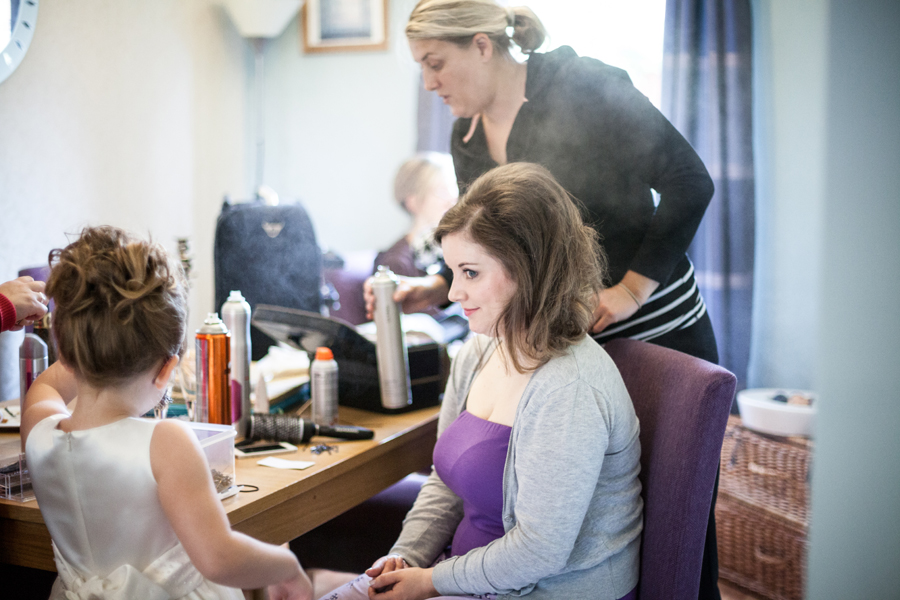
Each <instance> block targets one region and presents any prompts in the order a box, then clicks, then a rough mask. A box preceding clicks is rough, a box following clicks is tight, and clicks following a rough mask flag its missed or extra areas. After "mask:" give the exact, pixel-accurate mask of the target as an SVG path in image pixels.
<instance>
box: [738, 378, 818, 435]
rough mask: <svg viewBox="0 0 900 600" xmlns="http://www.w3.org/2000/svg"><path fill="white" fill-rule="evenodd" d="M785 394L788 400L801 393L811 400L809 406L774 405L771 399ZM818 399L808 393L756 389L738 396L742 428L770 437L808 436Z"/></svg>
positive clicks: (777, 389) (739, 393)
mask: <svg viewBox="0 0 900 600" xmlns="http://www.w3.org/2000/svg"><path fill="white" fill-rule="evenodd" d="M778 394H784V395H785V396H787V397H788V398H790V397H791V396H793V395H794V394H801V395H803V396H806V397H807V398H811V399H812V404H811V405H810V406H803V405H799V404H786V403H784V402H776V401H775V400H772V398H773V397H774V396H776V395H778ZM817 402H818V398H817V396H816V395H815V394H814V393H813V392H810V391H807V390H790V389H785V388H757V389H752V390H741V391H740V392H738V394H737V403H738V410H740V412H741V421H742V422H743V425H744V427H747V428H748V429H753V430H754V431H758V432H760V433H766V434H769V435H783V436H789V435H805V436H811V435H812V433H813V426H814V421H815V416H816V403H817Z"/></svg>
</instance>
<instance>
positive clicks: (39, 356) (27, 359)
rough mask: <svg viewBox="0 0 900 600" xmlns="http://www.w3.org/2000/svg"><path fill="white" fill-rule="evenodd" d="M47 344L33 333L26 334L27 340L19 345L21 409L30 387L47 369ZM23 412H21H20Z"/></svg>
mask: <svg viewBox="0 0 900 600" xmlns="http://www.w3.org/2000/svg"><path fill="white" fill-rule="evenodd" d="M48 362H49V361H48V358H47V344H46V343H44V340H42V339H41V338H39V337H38V336H36V335H35V334H33V333H26V334H25V341H23V342H22V345H21V346H19V409H20V411H21V408H22V404H23V403H24V402H25V394H26V392H28V388H30V387H31V384H32V383H34V380H35V379H37V376H38V375H40V374H41V373H43V372H44V371H46V370H47V366H48ZM20 414H21V412H20Z"/></svg>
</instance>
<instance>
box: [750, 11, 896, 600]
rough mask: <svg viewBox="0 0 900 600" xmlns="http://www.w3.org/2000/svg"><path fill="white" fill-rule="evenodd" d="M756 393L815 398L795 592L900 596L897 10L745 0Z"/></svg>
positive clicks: (813, 595) (831, 595)
mask: <svg viewBox="0 0 900 600" xmlns="http://www.w3.org/2000/svg"><path fill="white" fill-rule="evenodd" d="M753 9H754V26H755V32H754V33H755V47H754V50H755V54H754V58H755V61H756V62H755V64H754V71H755V80H754V85H755V96H754V102H755V113H754V116H755V119H756V139H755V148H756V160H757V191H758V197H757V200H758V207H757V210H758V213H757V214H758V217H759V218H758V240H757V265H756V288H755V297H754V339H753V353H752V361H753V362H752V364H751V382H750V383H751V385H754V386H775V387H781V386H785V387H787V386H797V387H809V388H812V389H814V390H817V391H818V392H819V393H820V394H821V398H820V402H819V415H818V420H817V425H816V428H817V430H816V438H815V443H816V445H815V453H814V458H813V469H812V473H813V480H812V511H811V526H810V538H809V540H810V549H809V569H808V584H807V593H806V597H808V598H811V599H815V600H819V599H832V598H833V599H835V600H838V599H841V600H842V599H845V598H893V597H896V596H897V590H898V589H900V570H898V568H897V567H898V565H900V523H898V520H897V515H898V514H900V500H898V499H900V478H898V476H897V474H898V473H900V437H898V436H897V431H898V429H900V370H898V368H897V366H898V358H900V319H898V318H897V316H896V314H895V305H896V298H897V297H898V296H900V241H898V240H900V170H898V168H897V167H898V165H900V103H898V100H897V99H898V98H900V77H898V72H900V71H898V67H900V38H898V37H897V35H896V32H897V30H898V29H900V4H897V3H896V2H888V1H885V2H882V1H878V0H862V1H858V2H855V3H845V2H835V1H831V0H798V1H796V2H777V1H774V0H755V1H754V4H753Z"/></svg>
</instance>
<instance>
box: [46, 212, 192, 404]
mask: <svg viewBox="0 0 900 600" xmlns="http://www.w3.org/2000/svg"><path fill="white" fill-rule="evenodd" d="M50 265H51V267H52V269H51V271H50V278H49V280H48V281H47V295H48V296H50V297H51V298H53V300H54V301H55V302H56V308H55V310H54V312H53V321H52V328H53V334H54V335H55V337H56V341H57V344H58V346H59V356H60V358H61V359H62V361H63V363H65V364H66V365H67V366H68V367H69V368H71V369H72V370H73V371H74V372H75V375H76V376H78V377H80V378H82V379H84V380H86V381H87V382H88V383H90V384H91V385H94V386H97V387H107V386H114V385H117V384H121V383H125V382H127V381H128V380H129V379H132V378H133V377H135V376H137V375H140V374H142V373H146V372H148V371H150V370H151V369H153V368H157V367H159V366H161V364H162V362H164V361H165V360H166V359H168V358H169V357H171V356H178V355H180V354H181V352H182V351H183V346H184V333H185V321H186V317H187V307H186V304H187V297H186V292H185V286H184V272H183V271H182V269H181V266H180V265H177V264H173V263H170V261H169V259H168V256H167V254H166V251H165V250H164V249H163V248H162V246H160V245H159V244H155V243H152V242H149V241H144V240H141V239H138V238H136V237H133V236H131V235H130V234H128V233H126V232H125V231H123V230H121V229H117V228H115V227H89V228H85V229H84V230H83V231H82V232H81V236H80V237H79V238H78V240H76V241H75V242H73V243H71V244H69V245H68V246H66V247H65V248H63V249H62V250H59V249H57V250H53V251H52V252H51V253H50Z"/></svg>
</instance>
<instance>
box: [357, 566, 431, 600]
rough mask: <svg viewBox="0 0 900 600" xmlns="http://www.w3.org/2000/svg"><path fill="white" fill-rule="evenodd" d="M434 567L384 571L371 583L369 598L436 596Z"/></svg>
mask: <svg viewBox="0 0 900 600" xmlns="http://www.w3.org/2000/svg"><path fill="white" fill-rule="evenodd" d="M433 570H434V569H419V568H416V567H409V568H406V569H401V570H396V571H391V572H390V573H384V574H382V575H379V576H378V577H376V578H375V579H373V580H372V581H371V582H370V583H369V598H371V599H372V600H425V598H434V597H435V596H437V595H438V591H437V590H436V589H434V585H433V584H432V583H431V572H432V571H433Z"/></svg>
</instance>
